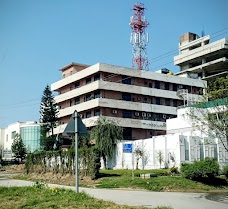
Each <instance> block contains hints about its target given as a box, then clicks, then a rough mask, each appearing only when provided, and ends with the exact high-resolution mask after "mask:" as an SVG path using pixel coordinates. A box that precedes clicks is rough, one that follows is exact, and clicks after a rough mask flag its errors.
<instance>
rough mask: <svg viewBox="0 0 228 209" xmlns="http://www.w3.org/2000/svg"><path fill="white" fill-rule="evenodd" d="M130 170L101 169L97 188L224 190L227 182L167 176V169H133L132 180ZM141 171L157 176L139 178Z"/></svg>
mask: <svg viewBox="0 0 228 209" xmlns="http://www.w3.org/2000/svg"><path fill="white" fill-rule="evenodd" d="M131 172H132V171H130V170H102V171H101V177H102V178H101V179H100V181H99V183H98V185H97V186H96V187H98V188H132V189H146V190H151V191H186V192H187V191H190V192H205V191H212V190H220V191H225V190H227V189H228V183H227V182H226V181H225V180H224V179H220V178H217V179H215V180H213V181H210V180H207V181H205V182H197V181H193V180H190V179H186V178H183V177H182V176H168V174H167V170H165V169H160V170H150V171H142V170H137V171H135V178H134V180H132V178H131ZM141 173H155V174H157V175H158V177H155V178H149V179H141V178H140V177H139V175H140V174H141Z"/></svg>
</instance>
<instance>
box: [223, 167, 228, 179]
mask: <svg viewBox="0 0 228 209" xmlns="http://www.w3.org/2000/svg"><path fill="white" fill-rule="evenodd" d="M223 174H224V175H225V176H226V178H227V179H228V166H224V168H223Z"/></svg>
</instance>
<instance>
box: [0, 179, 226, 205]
mask: <svg viewBox="0 0 228 209" xmlns="http://www.w3.org/2000/svg"><path fill="white" fill-rule="evenodd" d="M32 185H34V182H30V181H23V180H15V179H8V178H7V176H2V175H0V186H7V187H10V186H32ZM48 186H49V187H52V188H65V189H71V190H75V187H72V186H64V185H57V184H48ZM79 191H80V192H82V191H84V192H85V193H87V194H89V195H90V196H93V197H95V198H98V199H103V200H107V201H112V202H115V203H117V204H122V205H130V206H145V207H149V208H151V207H157V206H170V207H172V208H173V209H196V208H200V209H227V208H228V204H225V203H220V202H215V201H211V200H207V199H205V195H206V194H205V193H181V192H150V191H148V192H147V191H136V190H118V189H91V188H79Z"/></svg>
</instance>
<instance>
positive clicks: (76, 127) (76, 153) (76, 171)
mask: <svg viewBox="0 0 228 209" xmlns="http://www.w3.org/2000/svg"><path fill="white" fill-rule="evenodd" d="M74 125H75V141H74V143H75V191H76V193H78V192H79V191H78V182H79V181H78V113H77V112H76V111H75V115H74Z"/></svg>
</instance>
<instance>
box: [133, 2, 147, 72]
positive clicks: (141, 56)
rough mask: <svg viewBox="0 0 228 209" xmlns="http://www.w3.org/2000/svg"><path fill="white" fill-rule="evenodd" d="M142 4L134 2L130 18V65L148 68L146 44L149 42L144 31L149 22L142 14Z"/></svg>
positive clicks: (143, 68) (143, 8)
mask: <svg viewBox="0 0 228 209" xmlns="http://www.w3.org/2000/svg"><path fill="white" fill-rule="evenodd" d="M144 10H145V7H144V4H142V3H135V4H134V5H133V9H132V11H133V16H132V17H131V18H130V23H129V25H130V27H131V28H132V32H131V36H130V42H131V44H132V67H133V68H134V67H135V66H136V67H137V69H138V70H148V57H147V52H146V46H147V45H148V43H149V34H148V33H146V32H145V29H146V28H147V27H148V25H149V23H148V22H147V21H146V18H145V16H144Z"/></svg>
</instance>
